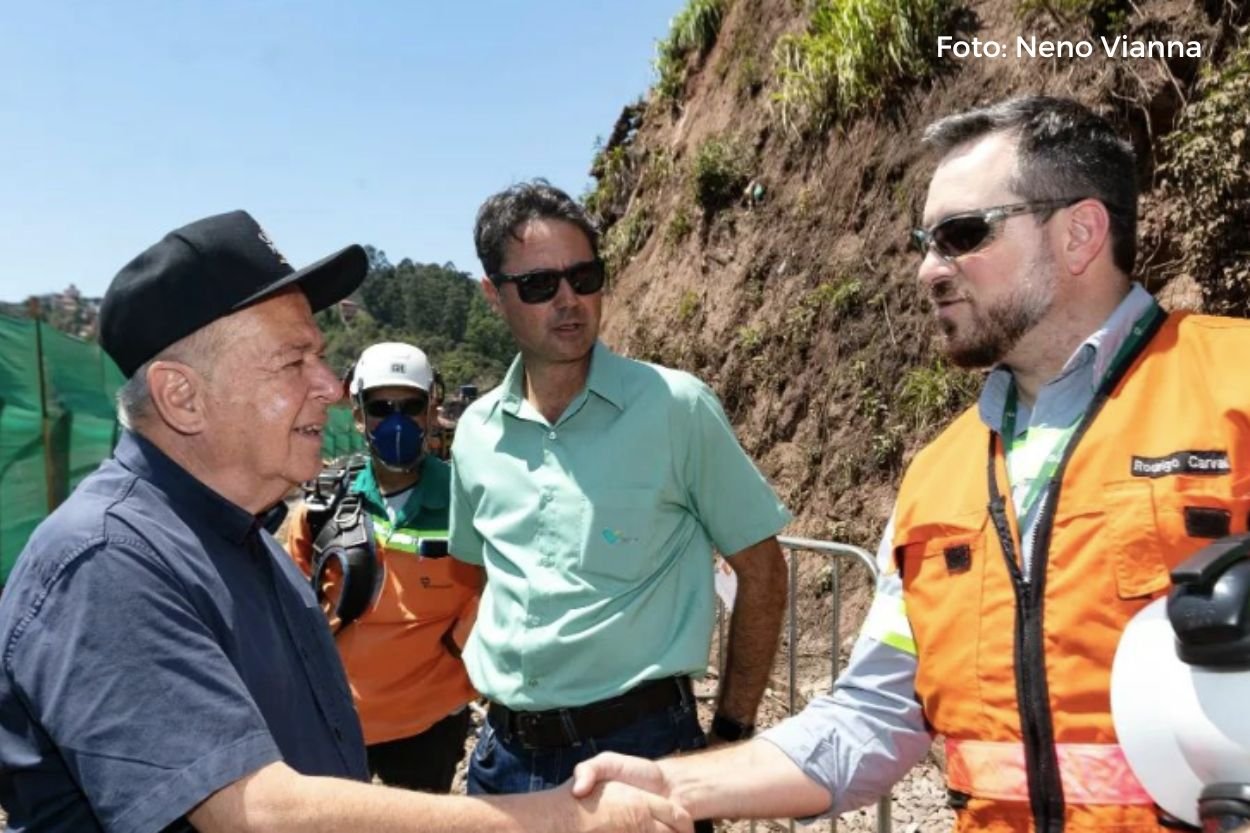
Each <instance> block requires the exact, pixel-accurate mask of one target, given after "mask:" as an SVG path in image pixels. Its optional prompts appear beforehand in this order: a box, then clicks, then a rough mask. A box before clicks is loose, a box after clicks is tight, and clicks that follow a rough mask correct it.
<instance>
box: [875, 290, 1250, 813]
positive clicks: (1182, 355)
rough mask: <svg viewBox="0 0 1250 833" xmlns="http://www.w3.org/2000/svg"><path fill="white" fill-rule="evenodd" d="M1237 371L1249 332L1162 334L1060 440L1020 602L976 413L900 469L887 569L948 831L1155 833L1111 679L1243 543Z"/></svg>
mask: <svg viewBox="0 0 1250 833" xmlns="http://www.w3.org/2000/svg"><path fill="white" fill-rule="evenodd" d="M1247 360H1250V322H1248V321H1243V320H1238V319H1228V318H1215V317H1206V316H1195V315H1184V314H1173V315H1171V316H1169V317H1168V318H1167V319H1166V320H1164V321H1163V322H1162V323H1161V325H1159V326H1158V329H1157V331H1156V332H1155V333H1154V334H1153V335H1149V336H1148V341H1146V342H1145V343H1144V344H1143V345H1142V346H1140V347H1139V350H1138V352H1137V355H1136V356H1135V357H1132V358H1131V359H1129V360H1128V362H1127V363H1126V364H1125V365H1124V366H1123V367H1122V368H1121V369H1120V372H1119V373H1118V374H1114V372H1113V375H1115V376H1118V379H1114V378H1113V379H1112V380H1110V381H1109V385H1108V390H1109V393H1108V394H1100V395H1099V396H1098V397H1096V398H1095V400H1094V402H1093V403H1092V405H1091V406H1090V414H1089V415H1087V421H1086V422H1085V423H1083V425H1084V427H1083V428H1080V429H1078V430H1077V432H1076V433H1075V434H1074V435H1073V437H1072V440H1071V443H1070V444H1069V446H1068V449H1067V454H1066V458H1065V462H1064V463H1063V464H1061V467H1060V469H1059V470H1058V472H1057V473H1056V477H1055V482H1054V483H1052V485H1051V491H1050V492H1049V493H1048V495H1047V497H1046V501H1047V505H1046V507H1045V508H1044V509H1043V513H1044V516H1043V517H1041V518H1039V522H1038V526H1037V537H1036V540H1035V545H1034V550H1033V563H1032V569H1031V573H1030V575H1031V581H1030V583H1029V584H1028V585H1025V584H1023V583H1022V582H1020V580H1019V579H1018V576H1019V570H1018V567H1017V566H1014V565H1009V560H1008V558H1007V556H1006V555H1005V554H1004V546H1003V545H1002V543H1001V541H1002V540H1003V539H1004V538H1005V539H1006V540H1007V541H1008V542H1009V546H1010V549H1012V550H1014V552H1015V553H1017V554H1018V553H1019V549H1020V547H1019V529H1018V526H1017V522H1016V519H1015V515H1014V511H1013V510H1012V509H1011V496H1010V495H1011V491H1010V487H1009V485H1008V481H1007V475H1006V469H1005V464H1004V458H1003V454H1004V451H1003V443H1002V440H1001V438H1000V437H998V435H997V432H991V431H990V430H989V429H988V428H987V427H986V426H985V424H984V423H983V422H982V421H981V419H980V418H979V416H978V414H977V410H976V408H975V407H974V408H972V409H970V410H969V411H967V412H966V413H964V414H963V415H962V416H960V417H959V418H958V419H957V420H956V421H955V422H954V423H953V424H952V425H951V426H950V427H949V428H948V429H947V430H946V431H945V432H943V433H942V435H941V436H939V437H938V438H937V439H936V440H935V441H934V442H933V443H932V444H931V445H929V446H928V447H926V448H925V449H924V450H923V451H922V452H921V453H920V454H919V455H917V456H916V459H915V461H914V462H913V463H912V465H911V466H910V467H909V469H908V471H907V473H906V475H905V476H904V478H903V484H902V487H901V489H900V492H899V497H898V504H897V507H896V509H895V513H896V514H895V538H894V555H895V560H896V563H897V566H898V568H899V569H900V570H901V571H902V581H903V588H904V598H905V602H906V607H907V615H908V619H909V620H910V622H911V626H912V630H913V633H914V636H915V641H916V650H917V671H916V690H917V694H918V696H919V697H920V700H921V702H922V704H923V706H924V713H925V717H926V719H927V720H928V721H929V723H930V724H931V725H932V727H933V729H934V731H936V732H937V733H939V734H941V735H944V736H945V737H946V739H947V753H948V764H947V784H948V787H949V788H950V790H951V791H952V798H953V801H952V803H953V804H954V805H955V806H956V808H957V811H958V812H957V817H958V822H957V825H956V830H957V831H961V833H962V831H987V832H988V831H994V833H999V831H1034V830H1036V831H1040V832H1041V833H1060V831H1065V832H1066V833H1085V831H1099V833H1111V832H1112V831H1114V833H1138V831H1142V833H1145V831H1151V832H1152V833H1153V832H1154V831H1162V830H1164V829H1165V828H1163V827H1161V826H1160V825H1159V823H1158V820H1157V814H1158V809H1157V808H1156V807H1155V806H1154V805H1153V804H1152V803H1151V802H1150V799H1149V796H1147V795H1146V793H1145V791H1144V790H1143V789H1142V787H1141V785H1140V783H1138V782H1137V780H1136V779H1135V778H1134V777H1133V775H1132V772H1131V770H1130V769H1129V767H1128V766H1127V764H1126V762H1125V760H1124V757H1123V754H1122V753H1121V751H1120V747H1119V746H1118V745H1117V741H1116V735H1115V731H1114V728H1113V726H1112V721H1111V703H1110V679H1111V661H1112V658H1113V656H1114V654H1115V649H1116V645H1117V643H1118V642H1119V639H1120V634H1121V632H1122V631H1123V630H1124V627H1125V625H1126V623H1127V622H1128V621H1129V619H1130V618H1132V616H1133V615H1134V614H1135V613H1137V612H1138V611H1139V610H1141V609H1142V608H1143V607H1145V606H1146V604H1148V603H1149V602H1150V601H1151V600H1153V599H1155V598H1158V597H1159V596H1161V595H1164V594H1165V593H1166V592H1167V590H1168V588H1169V585H1170V576H1169V572H1170V570H1171V568H1172V567H1173V566H1175V565H1176V564H1178V563H1180V562H1181V561H1183V560H1184V559H1185V558H1187V557H1188V556H1190V555H1192V554H1193V553H1194V552H1195V551H1196V550H1198V549H1200V548H1201V547H1202V546H1204V545H1205V544H1207V543H1210V541H1211V539H1213V538H1219V537H1223V536H1224V535H1228V534H1231V533H1239V532H1246V531H1247V522H1248V517H1247V516H1248V515H1250V374H1247V371H1246V369H1245V365H1246V362H1247ZM991 464H992V465H991ZM991 471H993V476H994V477H995V478H996V483H997V487H996V488H997V492H998V494H1000V495H1002V496H1003V501H1004V504H1005V506H1004V511H1003V512H1000V513H997V514H998V515H999V517H1000V518H1001V521H1000V522H999V523H998V524H996V521H995V518H994V516H995V514H996V513H995V512H992V511H991V510H990V509H989V503H990V495H991V487H990V480H989V478H990V472H991ZM1056 489H1057V491H1056ZM996 525H1001V526H1003V527H1004V529H1003V531H1002V532H1001V534H1000V532H999V531H998V530H997V529H996ZM1017 558H1018V555H1017ZM1142 696H1143V697H1151V696H1152V694H1151V692H1149V691H1143V692H1142ZM1167 707H1168V704H1167V703H1159V708H1160V709H1161V710H1163V709H1166V708H1167ZM960 805H963V806H962V807H960Z"/></svg>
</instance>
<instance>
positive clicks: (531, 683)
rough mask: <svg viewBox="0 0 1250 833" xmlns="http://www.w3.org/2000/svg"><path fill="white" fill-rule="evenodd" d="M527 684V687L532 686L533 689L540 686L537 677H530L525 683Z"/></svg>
mask: <svg viewBox="0 0 1250 833" xmlns="http://www.w3.org/2000/svg"><path fill="white" fill-rule="evenodd" d="M525 684H526V685H527V686H531V687H532V686H536V685H538V678H537V677H530V678H528V679H527V680H526V681H525Z"/></svg>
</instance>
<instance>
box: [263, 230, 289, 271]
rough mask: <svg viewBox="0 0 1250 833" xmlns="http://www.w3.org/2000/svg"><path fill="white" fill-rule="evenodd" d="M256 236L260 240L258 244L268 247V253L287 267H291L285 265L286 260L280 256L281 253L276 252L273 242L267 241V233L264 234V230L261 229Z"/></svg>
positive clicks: (276, 248)
mask: <svg viewBox="0 0 1250 833" xmlns="http://www.w3.org/2000/svg"><path fill="white" fill-rule="evenodd" d="M256 236H257V237H259V238H260V242H262V243H264V244H265V245H266V246H268V247H269V251H271V252H273V253H274V255H275V256H276V257H277V258H278V261H279V262H281V263H286V265H287V266H290V265H291V264H289V263H287V261H286V258H285V257H283V256H282V252H280V251H278V247H277V246H276V245H275V244H274V242H273V241H272V240H270V239H269V233H268V232H266V231H265V230H264V229H261V230H260V231H259V232H257V233H256Z"/></svg>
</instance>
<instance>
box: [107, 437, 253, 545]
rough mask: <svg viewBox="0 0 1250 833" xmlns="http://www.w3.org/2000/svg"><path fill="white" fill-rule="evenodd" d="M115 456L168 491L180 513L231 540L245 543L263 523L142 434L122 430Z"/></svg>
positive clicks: (162, 489)
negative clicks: (195, 519) (172, 458)
mask: <svg viewBox="0 0 1250 833" xmlns="http://www.w3.org/2000/svg"><path fill="white" fill-rule="evenodd" d="M113 457H114V458H115V459H116V460H117V462H118V463H120V464H121V465H122V466H124V467H125V468H126V469H127V470H128V471H130V472H132V473H134V474H135V475H136V476H138V477H140V478H142V479H144V480H146V481H148V482H149V483H151V484H152V485H153V486H155V487H156V488H157V489H159V490H160V491H161V492H163V493H165V494H166V495H168V497H169V500H170V503H171V504H173V505H174V506H175V508H176V509H177V510H178V512H179V514H185V516H187V517H192V518H198V519H200V520H201V521H203V523H204V525H205V526H206V527H208V528H211V529H214V530H216V531H217V532H218V533H219V534H220V535H221V536H222V537H223V538H225V539H226V540H228V541H231V542H233V543H235V544H242V543H243V542H244V541H245V540H246V539H247V536H248V535H249V534H251V533H254V532H256V531H258V530H259V529H260V528H261V526H262V519H261V518H258V517H256V516H255V515H253V514H251V513H250V512H248V511H247V510H246V509H244V508H243V507H241V506H239V505H237V504H234V503H231V502H230V501H229V500H227V499H226V498H224V497H222V496H221V495H219V494H218V493H217V492H215V491H213V490H212V489H211V488H209V487H208V486H207V485H205V484H204V483H203V482H201V481H200V480H198V479H197V478H196V477H195V476H194V475H192V474H191V473H190V472H188V471H187V470H186V469H184V468H183V467H182V466H180V465H178V464H177V463H175V462H174V461H173V460H171V459H170V458H169V456H168V455H166V454H165V453H164V452H163V451H161V450H160V449H159V448H157V447H156V445H154V444H153V443H152V442H151V441H150V440H148V439H147V438H145V437H143V436H142V435H140V434H137V433H135V432H133V431H123V432H122V435H121V438H120V439H118V441H117V448H116V449H114V451H113ZM271 511H272V510H271ZM266 514H268V513H266Z"/></svg>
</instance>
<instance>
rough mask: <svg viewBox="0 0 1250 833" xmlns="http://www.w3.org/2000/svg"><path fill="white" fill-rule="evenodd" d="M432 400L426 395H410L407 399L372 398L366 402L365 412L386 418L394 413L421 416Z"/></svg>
mask: <svg viewBox="0 0 1250 833" xmlns="http://www.w3.org/2000/svg"><path fill="white" fill-rule="evenodd" d="M429 404H430V400H429V399H427V398H426V397H424V396H410V397H407V398H405V399H370V400H368V401H366V402H365V414H366V415H367V416H371V417H373V418H374V419H386V418H387V417H388V416H390V415H391V414H394V413H400V414H403V415H404V416H406V417H419V416H421V415H422V414H424V413H425V409H426V408H427V407H429Z"/></svg>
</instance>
